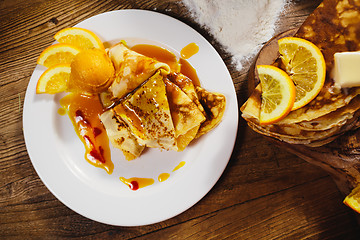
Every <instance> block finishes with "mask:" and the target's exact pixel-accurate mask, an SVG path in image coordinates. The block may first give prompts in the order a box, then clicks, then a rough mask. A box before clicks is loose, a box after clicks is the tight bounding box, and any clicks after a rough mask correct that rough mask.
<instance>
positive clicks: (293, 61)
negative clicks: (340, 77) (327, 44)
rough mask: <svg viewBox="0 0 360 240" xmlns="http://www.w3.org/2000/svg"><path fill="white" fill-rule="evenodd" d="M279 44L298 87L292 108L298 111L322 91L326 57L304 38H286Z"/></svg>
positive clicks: (282, 56)
mask: <svg viewBox="0 0 360 240" xmlns="http://www.w3.org/2000/svg"><path fill="white" fill-rule="evenodd" d="M278 43H279V52H280V55H281V56H280V57H281V59H282V62H283V64H284V65H285V67H286V72H287V73H288V74H289V76H290V78H291V79H292V80H293V82H294V84H295V87H296V97H295V103H294V106H293V108H292V110H296V109H299V108H301V107H303V106H305V105H306V104H308V103H309V102H310V101H311V100H313V99H314V98H315V97H316V96H317V95H318V93H319V92H320V90H321V89H322V87H323V85H324V82H325V75H326V65H325V60H324V56H323V55H322V53H321V51H320V49H319V48H318V47H317V46H316V45H314V44H313V43H311V42H309V41H307V40H305V39H302V38H296V37H286V38H282V39H280V40H279V41H278Z"/></svg>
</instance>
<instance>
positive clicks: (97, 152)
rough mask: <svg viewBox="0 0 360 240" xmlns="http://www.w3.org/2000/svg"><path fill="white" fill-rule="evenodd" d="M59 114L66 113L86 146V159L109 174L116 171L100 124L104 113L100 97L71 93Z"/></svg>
mask: <svg viewBox="0 0 360 240" xmlns="http://www.w3.org/2000/svg"><path fill="white" fill-rule="evenodd" d="M60 105H61V106H62V108H61V109H59V111H58V112H59V113H60V114H61V115H63V113H64V112H66V113H67V114H68V116H69V118H70V120H71V122H72V123H73V125H74V129H75V131H76V133H77V135H78V136H79V138H80V140H81V141H82V142H83V144H84V146H85V159H86V160H87V161H88V162H89V163H91V164H92V165H94V166H96V167H100V168H103V169H105V171H106V172H107V173H109V174H111V173H112V171H113V169H114V164H113V163H112V161H111V153H110V147H109V139H108V136H107V135H106V130H105V128H104V126H103V125H102V123H101V122H100V119H99V115H100V114H101V113H102V112H103V108H102V105H101V103H100V100H99V97H98V96H87V95H82V94H78V93H70V94H68V95H66V96H65V97H63V98H62V99H61V100H60Z"/></svg>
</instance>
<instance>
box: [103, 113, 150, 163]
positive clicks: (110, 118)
mask: <svg viewBox="0 0 360 240" xmlns="http://www.w3.org/2000/svg"><path fill="white" fill-rule="evenodd" d="M100 119H101V122H102V123H103V124H104V126H105V129H106V133H107V135H108V137H109V140H110V142H111V144H112V145H113V146H114V147H116V148H119V149H120V150H121V151H122V152H123V154H124V156H125V158H126V160H133V159H135V158H137V157H139V156H140V154H141V153H142V151H143V150H144V148H145V146H143V145H140V144H139V143H138V141H137V140H136V138H135V137H134V135H132V133H131V132H130V131H129V129H128V127H127V125H126V124H125V122H124V121H122V120H121V119H118V118H117V117H116V115H115V113H114V111H113V110H112V109H110V110H108V111H106V112H104V113H103V114H101V115H100Z"/></svg>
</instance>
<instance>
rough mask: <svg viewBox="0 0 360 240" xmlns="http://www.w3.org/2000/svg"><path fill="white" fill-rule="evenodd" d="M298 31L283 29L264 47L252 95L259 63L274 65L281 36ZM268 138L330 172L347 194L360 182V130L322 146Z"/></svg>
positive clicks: (252, 80)
mask: <svg viewBox="0 0 360 240" xmlns="http://www.w3.org/2000/svg"><path fill="white" fill-rule="evenodd" d="M296 32H297V29H291V30H288V31H286V32H283V33H281V34H279V35H277V36H275V37H274V38H272V39H271V40H270V41H268V42H267V43H266V44H265V45H264V47H263V48H262V49H261V51H260V52H259V54H258V56H257V58H256V60H255V62H254V64H253V65H252V66H251V69H250V72H249V80H248V86H249V93H250V94H251V92H252V91H253V90H254V89H255V86H256V85H257V84H258V83H259V82H260V81H259V79H258V77H257V74H256V66H257V65H270V64H272V63H273V62H274V61H275V60H276V59H277V58H278V57H279V53H278V48H279V47H278V44H277V41H278V39H280V38H283V37H289V36H293V35H294V34H295V33H296ZM358 122H359V120H358ZM267 138H268V139H269V140H270V141H273V142H274V143H275V144H276V145H277V146H279V147H280V148H284V149H286V150H288V151H289V152H291V153H293V154H295V155H297V156H299V157H300V158H302V159H304V160H306V161H307V162H309V163H311V164H314V165H317V166H319V167H321V168H323V169H324V170H325V171H327V172H328V173H329V174H330V175H331V176H332V177H333V179H334V181H335V182H336V184H337V186H338V188H339V190H340V191H341V192H342V193H343V194H344V196H346V195H348V194H349V193H350V192H351V190H352V189H353V188H354V187H356V186H357V184H358V183H360V129H357V130H354V131H348V132H346V133H345V134H343V135H341V136H340V137H338V138H337V139H335V140H334V141H333V142H331V143H328V144H326V145H323V146H321V147H307V146H305V145H297V144H289V143H286V142H282V141H279V140H276V139H273V138H270V137H267Z"/></svg>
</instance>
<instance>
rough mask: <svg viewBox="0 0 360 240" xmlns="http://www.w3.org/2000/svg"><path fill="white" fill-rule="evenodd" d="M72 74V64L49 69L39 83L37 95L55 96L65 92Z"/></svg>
mask: <svg viewBox="0 0 360 240" xmlns="http://www.w3.org/2000/svg"><path fill="white" fill-rule="evenodd" d="M70 73H71V67H70V64H58V65H55V66H53V67H51V68H48V69H47V70H46V71H45V72H44V73H43V74H42V75H41V76H40V78H39V80H38V82H37V85H36V93H48V94H55V93H60V92H63V91H65V90H66V89H67V82H68V81H69V78H70Z"/></svg>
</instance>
